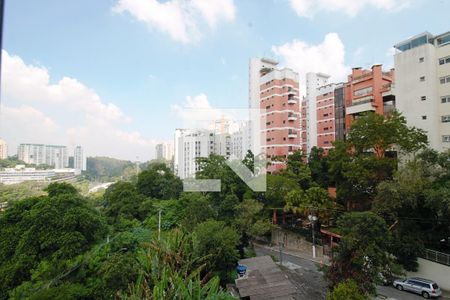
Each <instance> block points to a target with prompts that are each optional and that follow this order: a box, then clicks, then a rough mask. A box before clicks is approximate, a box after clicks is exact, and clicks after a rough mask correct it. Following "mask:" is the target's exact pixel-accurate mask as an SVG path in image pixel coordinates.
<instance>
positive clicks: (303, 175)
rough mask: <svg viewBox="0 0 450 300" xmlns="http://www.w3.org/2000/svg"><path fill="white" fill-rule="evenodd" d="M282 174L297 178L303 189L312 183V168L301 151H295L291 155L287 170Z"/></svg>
mask: <svg viewBox="0 0 450 300" xmlns="http://www.w3.org/2000/svg"><path fill="white" fill-rule="evenodd" d="M281 175H283V176H285V177H287V178H292V179H294V180H296V181H297V183H298V184H299V185H300V187H301V188H302V189H307V188H309V187H310V185H311V183H312V178H311V170H310V169H309V168H308V165H307V164H306V159H305V156H304V155H303V153H302V152H301V151H295V152H294V153H293V154H291V155H289V157H288V160H287V167H286V170H284V171H283V172H282V173H281Z"/></svg>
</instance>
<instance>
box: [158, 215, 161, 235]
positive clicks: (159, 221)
mask: <svg viewBox="0 0 450 300" xmlns="http://www.w3.org/2000/svg"><path fill="white" fill-rule="evenodd" d="M159 240H161V209H159V211H158V241H159Z"/></svg>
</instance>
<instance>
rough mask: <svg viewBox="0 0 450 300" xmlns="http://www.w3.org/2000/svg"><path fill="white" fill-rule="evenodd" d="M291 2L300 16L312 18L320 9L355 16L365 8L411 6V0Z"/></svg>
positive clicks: (394, 8)
mask: <svg viewBox="0 0 450 300" xmlns="http://www.w3.org/2000/svg"><path fill="white" fill-rule="evenodd" d="M290 3H291V6H292V8H293V9H294V10H295V12H296V13H297V15H299V16H300V17H307V18H312V17H314V15H315V14H317V13H318V12H320V11H327V12H342V13H345V14H347V15H349V16H352V17H354V16H356V15H357V14H358V13H359V12H360V11H362V10H364V9H373V8H375V9H379V10H384V11H387V12H395V11H399V10H402V9H404V8H406V7H408V6H410V4H411V0H290Z"/></svg>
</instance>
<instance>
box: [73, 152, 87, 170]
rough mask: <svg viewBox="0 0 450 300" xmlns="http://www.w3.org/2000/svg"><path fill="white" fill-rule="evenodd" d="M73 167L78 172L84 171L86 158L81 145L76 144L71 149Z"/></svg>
mask: <svg viewBox="0 0 450 300" xmlns="http://www.w3.org/2000/svg"><path fill="white" fill-rule="evenodd" d="M73 167H74V169H75V170H76V171H77V172H78V173H80V172H81V171H86V158H85V157H84V152H83V147H81V146H76V147H75V149H74V151H73Z"/></svg>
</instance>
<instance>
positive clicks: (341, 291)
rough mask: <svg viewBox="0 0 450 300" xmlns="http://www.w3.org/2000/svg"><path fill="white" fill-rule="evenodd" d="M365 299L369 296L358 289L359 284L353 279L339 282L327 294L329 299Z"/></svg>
mask: <svg viewBox="0 0 450 300" xmlns="http://www.w3.org/2000/svg"><path fill="white" fill-rule="evenodd" d="M342 299H345V300H365V299H367V297H366V296H365V295H364V294H363V293H361V292H360V291H359V289H358V285H357V284H356V282H355V281H354V280H352V279H348V280H346V281H344V282H341V283H339V284H338V285H337V286H336V287H335V288H334V289H333V291H332V292H331V293H329V294H328V295H327V300H342Z"/></svg>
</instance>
